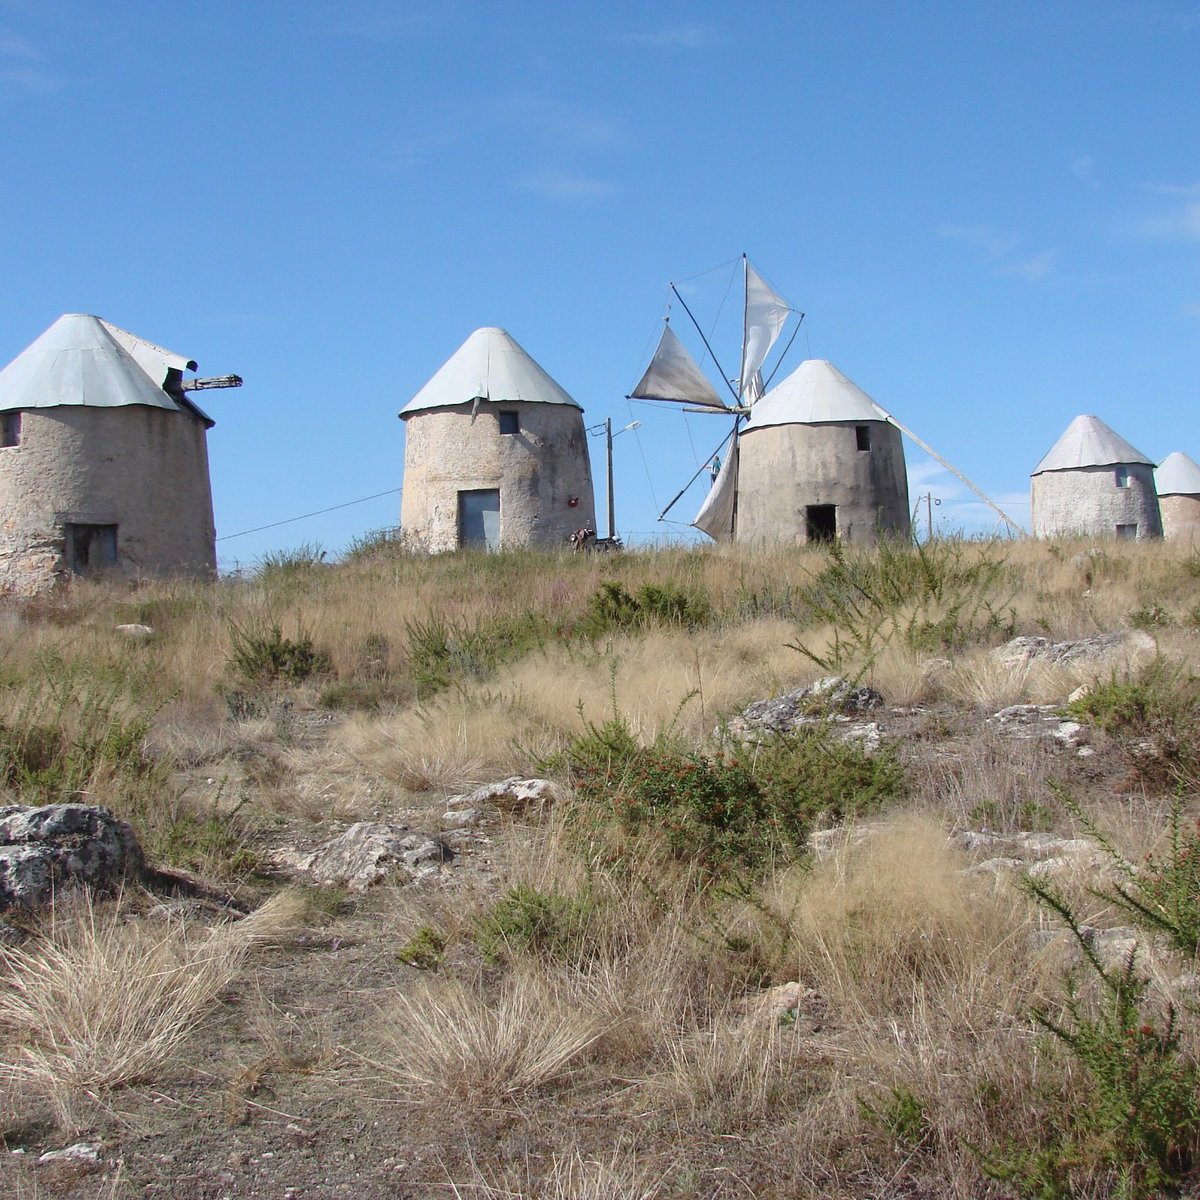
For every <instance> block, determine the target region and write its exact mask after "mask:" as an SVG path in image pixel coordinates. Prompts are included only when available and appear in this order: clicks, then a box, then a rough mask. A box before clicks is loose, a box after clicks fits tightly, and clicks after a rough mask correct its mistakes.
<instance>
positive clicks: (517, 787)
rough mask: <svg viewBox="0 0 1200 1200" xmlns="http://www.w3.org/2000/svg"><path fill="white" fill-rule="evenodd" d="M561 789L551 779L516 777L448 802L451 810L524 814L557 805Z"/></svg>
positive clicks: (487, 785) (477, 789) (452, 797)
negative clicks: (487, 808) (486, 808)
mask: <svg viewBox="0 0 1200 1200" xmlns="http://www.w3.org/2000/svg"><path fill="white" fill-rule="evenodd" d="M558 795H559V794H558V789H557V788H556V787H555V785H554V784H553V783H552V782H551V781H550V780H549V779H522V778H521V777H520V776H518V775H514V776H512V777H511V778H509V779H502V780H500V782H499V783H488V784H484V786H483V787H481V788H476V789H475V791H473V792H469V793H467V794H466V795H465V796H451V797H450V798H449V799H448V800H447V801H446V807H447V809H472V808H474V809H479V808H481V807H483V806H484V805H491V806H492V807H493V808H499V809H503V810H505V811H506V812H524V811H525V810H526V809H529V808H535V807H541V806H542V805H544V804H553V803H554V802H555V801H556V800H557V799H558Z"/></svg>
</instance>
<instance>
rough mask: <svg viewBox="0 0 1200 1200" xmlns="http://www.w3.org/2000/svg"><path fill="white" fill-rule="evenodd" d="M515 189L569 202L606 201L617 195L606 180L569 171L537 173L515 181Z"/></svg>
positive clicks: (548, 198)
mask: <svg viewBox="0 0 1200 1200" xmlns="http://www.w3.org/2000/svg"><path fill="white" fill-rule="evenodd" d="M517 187H519V188H520V189H521V190H522V191H525V192H532V193H533V194H534V195H535V196H541V197H542V198H543V199H545V200H560V201H570V202H590V201H596V200H606V199H608V197H610V196H615V195H616V193H617V187H616V185H615V184H613V183H610V182H608V181H607V180H604V179H596V178H594V177H591V176H588V175H577V174H575V173H573V172H570V171H539V172H537V173H536V174H534V175H527V176H525V178H523V179H519V180H517Z"/></svg>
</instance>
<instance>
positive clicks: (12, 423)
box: [0, 412, 21, 447]
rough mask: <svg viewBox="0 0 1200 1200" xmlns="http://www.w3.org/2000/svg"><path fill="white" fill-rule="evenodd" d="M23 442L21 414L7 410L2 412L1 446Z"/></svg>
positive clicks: (0, 426) (0, 421) (0, 424)
mask: <svg viewBox="0 0 1200 1200" xmlns="http://www.w3.org/2000/svg"><path fill="white" fill-rule="evenodd" d="M20 444H21V414H20V413H19V412H6V413H3V414H0V447H4V446H19V445H20Z"/></svg>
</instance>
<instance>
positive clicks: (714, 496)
mask: <svg viewBox="0 0 1200 1200" xmlns="http://www.w3.org/2000/svg"><path fill="white" fill-rule="evenodd" d="M737 473H738V439H737V434H736V433H735V434H734V435H733V438H732V440H731V441H730V443H729V453H728V454H727V455H726V456H725V461H724V462H723V463H722V464H721V470H720V471H719V472H718V473H717V478H716V480H715V481H714V483H713V485H712V488H711V490H710V491H709V493H708V498H707V499H706V500H705V501H704V503H703V505H701V508H700V511H699V512H698V513H697V514H696V519H695V520H694V521H693V522H692V524H693V525H695V527H696V528H697V529H699V530H700V531H701V532H702V533H707V534H708V536H709V537H710V538H712V539H713V541H716V542H731V541H733V519H734V511H735V508H736V504H737Z"/></svg>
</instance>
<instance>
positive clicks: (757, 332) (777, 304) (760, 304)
mask: <svg viewBox="0 0 1200 1200" xmlns="http://www.w3.org/2000/svg"><path fill="white" fill-rule="evenodd" d="M745 267H746V320H745V327H744V334H743V338H742V370H741V374H740V375H739V376H738V379H739V381H740V383H739V391H740V393H741V399H742V403H743V404H745V405H746V406H747V407H748V406H750V405H752V404H753V403H754V402H755V401H756V400H757V399H758V398H759V397H760V396H761V395H762V393H763V381H762V375H761V374H760V371H761V369H762V365H763V363H764V362H766V360H767V355H768V354H770V353H771V347H772V346H774V345H775V343H776V341H778V340H779V335H780V334H781V333H782V332H783V327H784V325H785V324H786V323H787V318H788V313H789V312H790V311H791V307H790V306H789V304H788V302H787V301H786V300H785V299H784V298H783V297H782V296H780V295H779V294H778V293H777V292H775V291H774V290H773V289H772V288H771V287H770V286H768V284H767V281H766V280H765V279H763V277H762V276H761V275H760V274H759V273H758V272H757V271H756V270H755V269H754V268H753V267H752V266H751V265H750V260H749V259H746V260H745Z"/></svg>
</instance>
